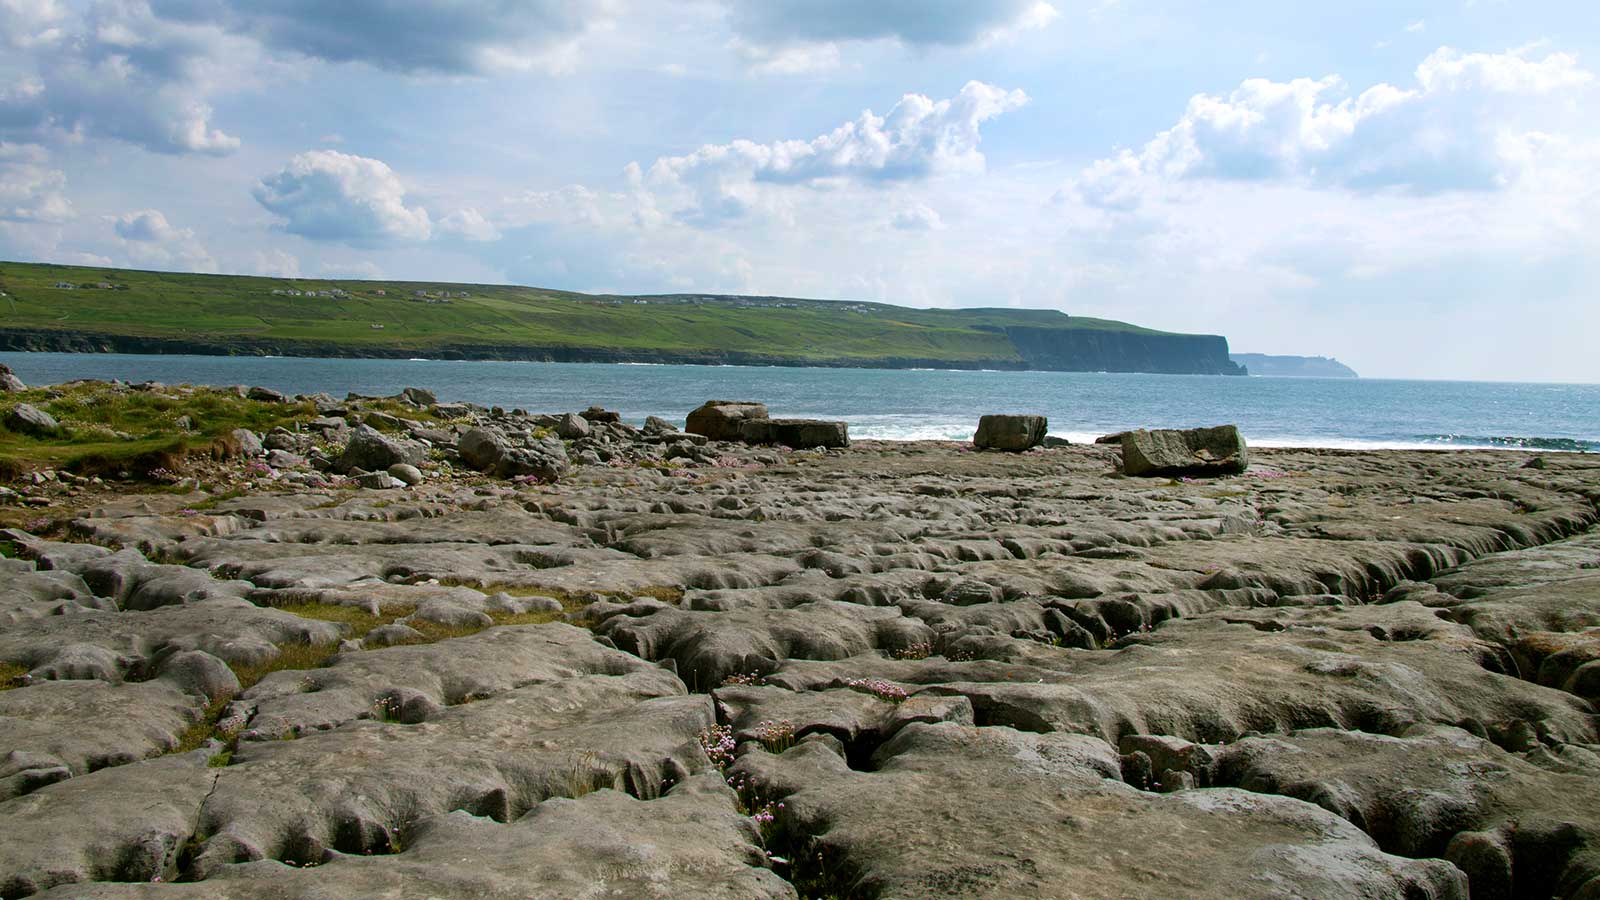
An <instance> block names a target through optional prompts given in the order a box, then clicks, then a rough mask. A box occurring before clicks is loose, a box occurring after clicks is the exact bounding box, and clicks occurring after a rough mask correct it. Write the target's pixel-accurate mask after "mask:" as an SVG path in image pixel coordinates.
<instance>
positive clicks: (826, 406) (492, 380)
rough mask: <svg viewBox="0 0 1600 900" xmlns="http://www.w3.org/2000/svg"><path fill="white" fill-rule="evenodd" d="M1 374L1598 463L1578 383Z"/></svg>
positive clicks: (50, 369)
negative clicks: (1475, 452) (715, 409)
mask: <svg viewBox="0 0 1600 900" xmlns="http://www.w3.org/2000/svg"><path fill="white" fill-rule="evenodd" d="M0 363H5V364H6V365H9V366H11V368H12V369H13V370H15V371H16V373H17V375H18V377H20V378H22V380H23V381H25V382H27V383H28V384H30V385H32V384H47V383H53V382H58V381H66V380H69V379H73V378H100V379H112V378H119V379H122V380H124V381H162V382H168V383H178V382H190V383H194V384H249V385H263V386H266V387H270V388H275V389H277V390H280V391H286V392H290V393H315V392H317V391H327V392H329V393H331V394H334V395H335V396H343V395H344V393H345V392H347V391H355V392H357V393H363V394H394V393H397V392H398V391H400V389H402V388H405V387H409V386H416V387H425V388H429V389H430V390H433V391H434V392H435V393H437V394H438V396H439V398H440V399H441V400H458V401H470V402H474V403H481V404H484V405H487V406H502V407H506V408H508V409H509V408H515V407H520V408H523V409H527V410H530V411H533V412H562V411H571V410H580V409H583V408H584V407H587V406H589V405H591V404H597V405H600V406H604V407H606V408H608V409H614V410H617V411H618V412H620V413H621V414H622V416H623V418H624V419H626V420H628V421H630V422H633V423H635V424H637V423H640V422H643V421H644V417H645V416H647V415H658V416H661V417H663V418H666V419H671V420H676V421H680V422H681V421H682V420H683V417H684V415H685V414H687V413H688V412H689V410H691V409H693V408H694V407H696V406H698V405H699V404H700V403H701V402H702V401H704V400H708V399H729V400H744V399H750V400H759V401H761V402H763V403H766V404H767V406H768V408H769V409H770V410H771V411H772V414H773V415H774V416H805V417H822V418H830V419H843V420H845V421H847V422H849V423H850V434H851V436H852V437H857V438H880V439H890V440H913V439H927V438H933V439H970V438H971V437H972V433H973V430H974V429H975V427H976V425H977V421H978V417H979V416H980V415H982V414H984V413H992V412H1029V413H1042V414H1044V415H1046V416H1049V418H1050V433H1051V434H1054V435H1057V436H1060V437H1065V438H1067V439H1069V440H1072V441H1075V442H1078V441H1087V440H1092V439H1093V438H1094V437H1096V436H1098V435H1101V434H1106V433H1108V432H1112V431H1120V430H1123V429H1126V428H1141V427H1142V428H1184V427H1193V426H1197V425H1215V424H1221V423H1225V422H1232V423H1236V424H1238V425H1239V427H1240V429H1241V430H1242V431H1243V432H1244V435H1245V438H1246V440H1248V441H1249V442H1250V443H1251V444H1255V445H1258V446H1289V447H1294V446H1305V447H1349V448H1364V447H1371V448H1383V447H1387V448H1401V449H1412V448H1447V447H1502V448H1513V449H1527V450H1567V451H1584V452H1596V451H1600V385H1588V384H1512V383H1496V382H1466V381H1396V380H1383V379H1365V378H1364V379H1337V378H1225V377H1218V376H1202V375H1140V374H1096V373H1079V372H969V371H948V370H933V371H927V370H915V369H913V370H903V369H902V370H894V369H791V368H778V367H772V368H759V367H740V366H659V365H602V364H580V363H533V362H456V361H447V360H423V359H419V360H372V359H306V358H286V357H285V358H279V357H219V356H135V355H124V354H74V353H0Z"/></svg>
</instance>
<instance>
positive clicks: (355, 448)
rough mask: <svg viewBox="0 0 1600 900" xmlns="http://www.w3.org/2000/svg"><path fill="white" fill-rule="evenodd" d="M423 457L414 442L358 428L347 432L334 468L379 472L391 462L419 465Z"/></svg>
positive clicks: (425, 454)
mask: <svg viewBox="0 0 1600 900" xmlns="http://www.w3.org/2000/svg"><path fill="white" fill-rule="evenodd" d="M426 458H427V450H426V449H425V448H424V447H423V446H422V445H421V444H419V443H417V442H416V441H411V440H406V439H404V438H393V437H389V436H388V435H385V434H383V433H382V432H379V431H378V430H376V429H374V428H372V427H371V426H370V425H358V426H356V428H355V429H354V430H353V431H351V433H350V440H349V442H348V443H347V444H346V445H345V448H344V453H342V454H340V456H339V463H338V465H339V468H340V469H341V470H342V471H346V472H349V471H352V470H354V469H362V470H364V471H367V472H382V471H384V470H385V469H388V468H389V467H390V466H392V465H394V464H395V463H407V464H409V465H413V466H415V465H420V464H421V463H422V461H423V460H424V459H426Z"/></svg>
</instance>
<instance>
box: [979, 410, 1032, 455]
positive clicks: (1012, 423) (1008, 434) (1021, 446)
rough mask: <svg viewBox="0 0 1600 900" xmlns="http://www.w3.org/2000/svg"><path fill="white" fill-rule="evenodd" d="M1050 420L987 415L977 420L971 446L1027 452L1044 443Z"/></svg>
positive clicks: (1021, 416)
mask: <svg viewBox="0 0 1600 900" xmlns="http://www.w3.org/2000/svg"><path fill="white" fill-rule="evenodd" d="M1049 429H1050V420H1049V419H1046V418H1045V417H1044V416H1025V415H998V414H997V415H987V416H982V417H980V418H979V419H978V432H977V434H974V435H973V436H972V445H973V446H974V447H977V448H978V449H979V450H1012V451H1018V450H1027V449H1029V448H1031V447H1037V446H1039V445H1040V444H1042V443H1044V435H1045V432H1046V431H1048V430H1049Z"/></svg>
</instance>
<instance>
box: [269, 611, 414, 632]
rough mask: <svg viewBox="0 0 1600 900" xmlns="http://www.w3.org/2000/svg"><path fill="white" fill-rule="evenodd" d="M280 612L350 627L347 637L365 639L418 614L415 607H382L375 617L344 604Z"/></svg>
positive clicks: (370, 612) (346, 630)
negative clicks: (378, 629)
mask: <svg viewBox="0 0 1600 900" xmlns="http://www.w3.org/2000/svg"><path fill="white" fill-rule="evenodd" d="M276 609H277V610H278V611H279V612H286V613H291V614H293V615H296V616H299V617H301V618H302V619H316V620H317V621H319V622H334V623H336V624H339V625H344V626H348V627H347V628H346V629H345V634H346V636H347V637H357V638H359V637H365V636H366V634H367V632H369V631H371V630H372V629H374V628H378V627H380V626H383V625H388V624H391V623H393V622H394V621H395V620H396V619H402V618H405V617H406V616H409V615H411V614H412V613H414V612H416V607H415V606H410V605H399V606H388V607H382V608H380V609H379V610H378V613H377V614H376V615H374V614H373V613H372V611H371V610H369V609H368V608H366V607H364V606H349V605H346V604H342V603H318V602H310V603H290V604H286V605H284V606H279V607H276Z"/></svg>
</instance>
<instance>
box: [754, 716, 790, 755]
mask: <svg viewBox="0 0 1600 900" xmlns="http://www.w3.org/2000/svg"><path fill="white" fill-rule="evenodd" d="M756 740H758V741H760V742H761V746H763V747H766V748H767V752H769V753H782V752H783V751H785V750H787V749H789V748H790V747H793V746H794V723H793V722H790V721H789V720H788V719H784V720H782V721H778V722H774V721H772V720H770V719H769V720H767V721H764V722H762V723H760V724H758V725H757V726H756Z"/></svg>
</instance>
